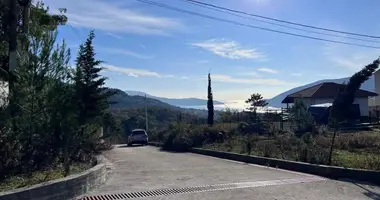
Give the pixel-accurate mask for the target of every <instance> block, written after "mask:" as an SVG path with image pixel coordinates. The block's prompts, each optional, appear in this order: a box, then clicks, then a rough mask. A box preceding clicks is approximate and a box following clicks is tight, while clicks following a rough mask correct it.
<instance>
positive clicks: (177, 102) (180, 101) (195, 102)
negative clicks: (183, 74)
mask: <svg viewBox="0 0 380 200" xmlns="http://www.w3.org/2000/svg"><path fill="white" fill-rule="evenodd" d="M125 92H126V93H127V94H128V95H131V96H145V95H146V96H147V97H149V98H152V99H157V100H160V101H162V102H164V103H167V104H170V105H173V106H179V107H181V106H203V105H207V100H205V99H197V98H165V97H156V96H152V95H150V94H147V93H145V92H139V91H125ZM218 104H224V103H223V102H220V101H215V100H214V105H218Z"/></svg>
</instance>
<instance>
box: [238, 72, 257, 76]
mask: <svg viewBox="0 0 380 200" xmlns="http://www.w3.org/2000/svg"><path fill="white" fill-rule="evenodd" d="M237 75H240V76H252V77H260V74H259V73H257V72H252V71H250V72H244V73H238V74H237Z"/></svg>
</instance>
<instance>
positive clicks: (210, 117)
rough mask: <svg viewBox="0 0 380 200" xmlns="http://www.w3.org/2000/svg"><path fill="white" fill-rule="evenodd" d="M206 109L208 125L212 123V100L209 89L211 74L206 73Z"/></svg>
mask: <svg viewBox="0 0 380 200" xmlns="http://www.w3.org/2000/svg"><path fill="white" fill-rule="evenodd" d="M207 99H208V100H207V109H208V117H207V123H208V125H209V126H212V125H213V124H214V102H213V99H212V90H211V76H210V73H209V74H208V88H207Z"/></svg>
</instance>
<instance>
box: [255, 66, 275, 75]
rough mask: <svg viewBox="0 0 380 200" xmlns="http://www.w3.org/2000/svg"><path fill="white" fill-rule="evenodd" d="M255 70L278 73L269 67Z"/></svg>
mask: <svg viewBox="0 0 380 200" xmlns="http://www.w3.org/2000/svg"><path fill="white" fill-rule="evenodd" d="M257 70H258V71H260V72H266V73H271V74H277V73H278V71H277V70H274V69H270V68H265V67H262V68H259V69H257Z"/></svg>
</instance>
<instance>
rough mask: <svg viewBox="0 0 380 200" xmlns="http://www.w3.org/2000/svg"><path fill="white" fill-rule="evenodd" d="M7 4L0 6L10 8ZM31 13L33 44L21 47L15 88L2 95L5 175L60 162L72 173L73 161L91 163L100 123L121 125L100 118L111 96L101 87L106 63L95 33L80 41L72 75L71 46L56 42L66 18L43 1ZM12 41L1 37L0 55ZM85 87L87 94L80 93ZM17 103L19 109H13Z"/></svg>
mask: <svg viewBox="0 0 380 200" xmlns="http://www.w3.org/2000/svg"><path fill="white" fill-rule="evenodd" d="M2 3H3V2H1V3H0V9H2V11H4V13H7V12H6V9H7V8H4V7H2V5H3V4H2ZM4 9H5V10H4ZM62 11H64V10H62ZM4 13H3V12H1V14H0V22H1V23H0V24H1V27H0V28H1V30H0V34H3V35H4V36H6V35H7V31H8V30H7V27H8V24H6V23H7V22H6V21H4V20H5V19H6V18H7V16H5V15H6V14H5V15H3V14H4ZM31 13H32V14H31V18H30V24H29V25H30V29H29V34H28V37H27V41H26V42H27V43H28V45H27V46H28V49H25V47H26V46H19V47H18V49H19V52H21V53H20V54H18V56H19V57H18V63H17V64H18V66H17V68H16V71H15V72H14V74H15V78H16V79H15V80H16V81H15V83H14V87H13V90H12V92H11V93H10V94H9V95H2V96H1V97H2V98H3V99H1V100H0V102H1V103H4V102H5V103H4V104H3V105H2V107H1V108H0V156H1V158H2V159H1V161H0V180H3V179H5V178H7V177H8V176H11V175H17V174H25V175H27V176H29V175H31V174H33V173H35V172H38V171H41V170H46V169H51V168H57V167H63V168H64V169H65V174H64V175H68V174H69V173H70V169H71V167H70V166H71V165H72V164H73V163H76V162H79V163H80V162H84V163H87V164H88V163H92V161H93V155H94V153H96V151H97V149H98V145H99V139H100V138H99V135H98V134H97V133H96V132H97V131H98V130H99V127H100V126H101V125H103V123H105V121H107V123H108V124H107V126H108V127H111V128H115V126H116V125H115V124H113V123H112V120H113V119H112V118H109V116H108V118H107V116H106V117H105V118H106V119H107V120H104V122H103V121H102V120H101V119H102V115H103V114H104V111H105V109H106V108H107V104H108V102H107V98H108V96H109V95H108V93H107V92H104V89H103V88H102V86H103V84H104V78H102V77H100V76H99V75H98V72H99V71H100V70H101V68H97V67H96V65H97V64H99V62H98V61H97V60H95V58H94V56H95V53H94V49H93V47H92V43H91V42H92V39H93V37H94V34H93V33H91V34H90V37H89V40H87V42H86V43H85V45H83V46H81V51H80V56H78V63H79V65H78V69H80V76H73V75H74V74H73V70H72V69H71V67H70V64H69V60H70V51H69V50H68V49H67V47H66V44H65V42H64V41H63V42H57V41H56V38H57V34H58V33H57V28H58V26H59V25H60V24H64V23H65V21H66V17H65V16H64V15H63V14H62V15H50V14H48V10H47V9H45V8H44V6H43V4H39V3H37V4H36V6H32V8H31ZM21 37H22V36H21V34H20V39H21ZM7 43H8V39H7V37H1V40H0V55H7V53H6V46H7ZM5 60H6V59H5ZM3 66H4V65H3V64H2V67H3ZM75 75H77V74H75ZM82 92H83V93H85V94H87V95H88V96H86V97H84V96H81V95H79V94H82ZM9 97H12V101H11V102H10V106H8V104H7V102H8V98H9ZM81 97H82V98H81ZM13 107H17V109H15V110H13V113H11V112H9V110H10V108H13ZM105 124H106V123H105ZM115 129H116V128H115ZM94 133H96V134H94Z"/></svg>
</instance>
